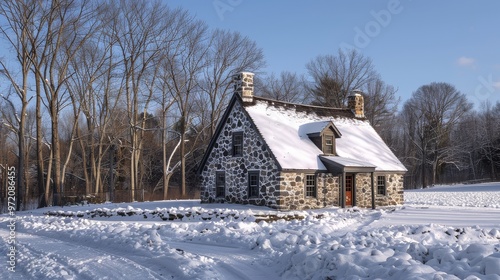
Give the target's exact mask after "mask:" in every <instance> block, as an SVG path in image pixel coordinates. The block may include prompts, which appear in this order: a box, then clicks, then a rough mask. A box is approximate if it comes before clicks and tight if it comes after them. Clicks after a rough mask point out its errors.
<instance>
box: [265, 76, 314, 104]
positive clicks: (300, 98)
mask: <svg viewBox="0 0 500 280" xmlns="http://www.w3.org/2000/svg"><path fill="white" fill-rule="evenodd" d="M304 81H305V78H304V77H303V76H299V75H297V73H292V72H288V71H283V72H281V73H280V75H279V77H276V76H275V75H274V74H271V76H269V77H267V78H266V79H263V81H262V85H261V89H260V91H261V92H262V93H261V95H262V96H264V97H269V98H272V99H275V100H280V101H284V102H290V103H304V104H306V103H308V100H309V91H307V90H306V89H305V87H304V83H305V82H304ZM256 90H259V89H258V88H256Z"/></svg>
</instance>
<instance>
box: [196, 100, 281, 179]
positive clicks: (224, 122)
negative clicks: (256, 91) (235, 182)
mask: <svg viewBox="0 0 500 280" xmlns="http://www.w3.org/2000/svg"><path fill="white" fill-rule="evenodd" d="M237 104H238V105H239V106H241V108H242V110H241V111H242V112H243V114H244V115H245V118H246V119H247V120H248V121H249V122H250V124H251V127H252V129H254V130H255V131H256V133H257V134H258V136H259V138H260V141H261V143H262V145H263V146H264V148H263V149H266V150H267V151H268V152H269V154H270V157H271V159H272V161H274V163H275V164H276V165H277V167H278V170H281V166H280V164H279V162H278V160H277V159H276V157H275V156H274V154H273V152H272V150H271V149H270V148H269V146H268V145H267V143H266V141H265V140H264V137H262V134H261V133H260V131H259V129H258V127H257V126H256V125H255V123H254V122H253V120H252V118H251V117H250V116H249V114H248V112H247V111H246V110H245V109H244V108H245V107H244V105H243V100H242V99H241V97H240V96H239V95H238V94H236V93H235V94H233V96H232V98H231V100H230V101H229V104H228V106H227V108H226V111H225V112H224V114H223V115H222V118H221V119H220V120H219V123H218V124H217V128H216V130H215V133H214V135H213V136H212V138H211V139H210V142H209V144H208V146H207V149H206V151H205V154H204V155H203V158H202V160H201V162H200V165H199V167H198V174H201V173H202V171H203V169H204V168H205V165H206V163H207V160H208V158H209V157H210V155H211V153H212V150H213V149H214V145H215V144H216V143H217V140H218V139H219V137H220V134H221V133H222V131H223V130H224V128H225V126H226V125H227V123H228V119H229V118H230V116H231V113H232V112H233V111H234V109H235V106H237Z"/></svg>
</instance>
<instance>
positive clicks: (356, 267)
mask: <svg viewBox="0 0 500 280" xmlns="http://www.w3.org/2000/svg"><path fill="white" fill-rule="evenodd" d="M405 201H406V202H405V205H404V206H399V207H392V208H384V209H377V210H374V211H373V210H369V209H358V208H351V209H339V208H329V209H324V210H314V211H297V212H280V213H278V212H276V211H274V210H270V209H268V208H263V207H256V206H243V205H232V204H200V203H199V201H163V202H144V203H129V204H103V205H84V206H74V207H64V208H60V207H59V208H47V209H39V210H35V211H25V212H19V213H16V218H17V219H16V228H15V242H16V251H15V258H16V261H17V263H16V266H15V272H10V271H9V270H8V268H9V267H10V266H9V263H8V260H9V255H8V254H11V250H10V247H9V246H10V245H9V244H7V243H8V242H9V241H11V240H12V239H10V234H11V231H10V229H9V227H8V226H9V224H10V223H11V218H10V217H9V216H7V215H2V216H0V238H1V240H2V241H1V242H0V243H2V244H1V246H0V262H1V263H2V270H0V279H465V278H467V279H500V183H489V184H478V185H455V186H439V187H434V188H431V189H426V190H416V191H406V192H405ZM45 214H50V215H45Z"/></svg>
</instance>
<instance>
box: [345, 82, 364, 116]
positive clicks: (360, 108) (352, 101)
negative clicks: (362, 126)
mask: <svg viewBox="0 0 500 280" xmlns="http://www.w3.org/2000/svg"><path fill="white" fill-rule="evenodd" d="M347 107H348V108H349V109H351V110H352V112H353V113H354V115H355V116H356V118H364V117H365V102H364V100H363V92H362V91H361V90H359V89H355V90H353V91H352V92H351V94H350V95H349V96H348V97H347Z"/></svg>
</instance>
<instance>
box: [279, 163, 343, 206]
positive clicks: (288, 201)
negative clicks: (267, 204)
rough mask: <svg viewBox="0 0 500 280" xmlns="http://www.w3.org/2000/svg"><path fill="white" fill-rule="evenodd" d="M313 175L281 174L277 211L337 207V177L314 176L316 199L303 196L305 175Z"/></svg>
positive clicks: (320, 174)
mask: <svg viewBox="0 0 500 280" xmlns="http://www.w3.org/2000/svg"><path fill="white" fill-rule="evenodd" d="M308 174H314V172H313V173H298V172H282V173H281V177H280V192H279V194H280V196H281V197H280V199H279V200H278V203H277V204H278V209H279V210H305V209H317V208H324V207H329V206H338V205H339V181H338V176H333V175H332V174H329V173H317V174H316V197H306V196H305V180H306V175H308Z"/></svg>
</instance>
